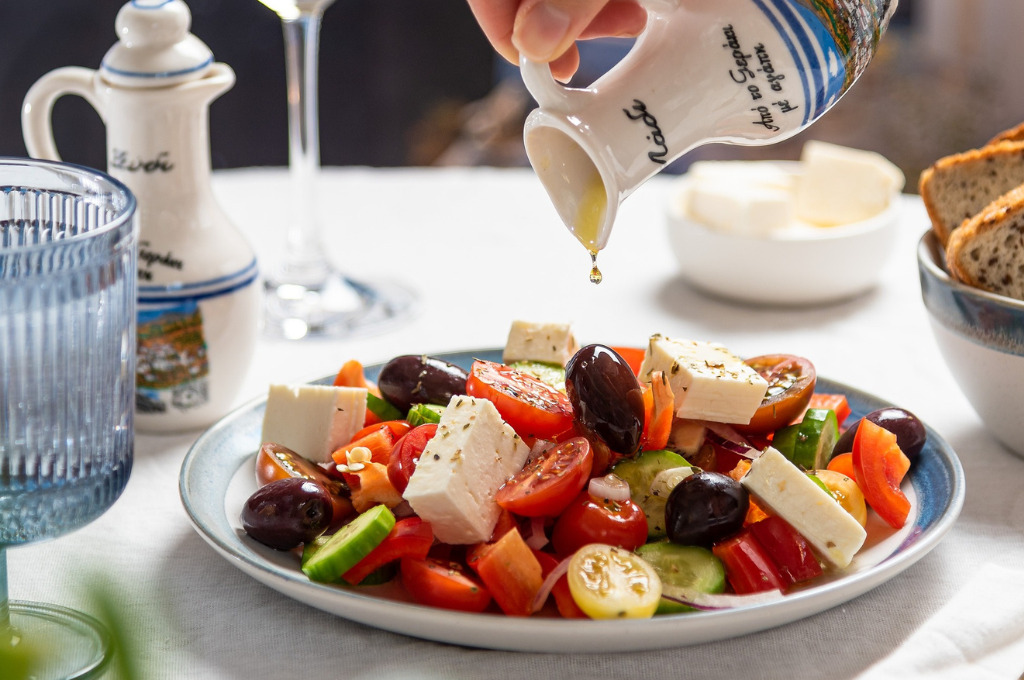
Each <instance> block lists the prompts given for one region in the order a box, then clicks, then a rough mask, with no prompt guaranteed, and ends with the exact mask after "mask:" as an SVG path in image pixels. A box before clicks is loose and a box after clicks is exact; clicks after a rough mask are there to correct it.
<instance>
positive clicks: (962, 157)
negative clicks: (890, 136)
mask: <svg viewBox="0 0 1024 680" xmlns="http://www.w3.org/2000/svg"><path fill="white" fill-rule="evenodd" d="M1022 184H1024V142H1011V141H1005V142H998V143H996V144H991V145H988V146H984V147H982V148H980V149H972V150H970V151H965V152H963V153H958V154H954V155H952V156H946V157H945V158H940V159H939V160H938V161H936V162H935V164H933V165H932V166H931V167H930V168H927V169H926V170H925V171H924V172H922V173H921V179H920V182H919V187H918V188H919V190H920V193H921V199H922V200H923V201H924V206H925V209H927V211H928V217H929V218H930V219H931V223H932V229H934V231H935V234H936V236H937V237H938V238H939V242H940V243H942V244H943V245H947V244H948V243H949V238H950V234H952V233H953V232H954V231H955V230H956V229H957V228H959V227H960V225H962V224H963V223H964V221H965V220H968V219H970V218H971V217H973V216H974V215H976V214H977V213H979V212H981V211H982V210H983V209H984V208H985V206H987V205H988V204H989V203H991V202H992V201H994V200H995V199H997V198H998V197H999V196H1001V195H1003V194H1004V193H1006V192H1008V191H1010V190H1011V189H1014V188H1016V187H1018V186H1020V185H1022Z"/></svg>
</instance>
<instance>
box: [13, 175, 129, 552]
mask: <svg viewBox="0 0 1024 680" xmlns="http://www.w3.org/2000/svg"><path fill="white" fill-rule="evenodd" d="M134 215H135V198H134V197H133V196H132V195H131V193H130V192H129V191H128V190H127V189H126V188H125V187H124V186H123V185H122V184H120V183H119V182H117V181H116V180H113V179H111V178H110V177H108V176H106V175H104V174H102V173H98V172H96V171H94V170H89V169H86V168H81V167H76V166H70V165H66V164H57V163H48V162H44V161H30V160H25V159H11V158H0V546H3V545H8V546H9V545H17V544H20V543H25V542H28V541H34V540H38V539H41V538H47V537H52V536H57V535H60V534H63V533H66V532H68V531H70V530H72V529H75V528H77V527H79V526H82V525H83V524H86V523H87V522H90V521H92V520H93V519H95V518H96V517H98V516H99V515H100V514H102V513H103V512H104V511H105V510H106V509H107V508H108V507H110V505H111V504H113V502H114V501H115V500H116V499H117V497H118V496H119V495H120V494H121V491H122V490H123V489H124V487H125V484H126V483H127V481H128V476H129V474H130V472H131V467H132V456H133V426H132V420H133V413H134V411H133V409H134V381H135V323H136V260H137V252H138V245H137V238H138V234H137V228H136V224H135V217H134Z"/></svg>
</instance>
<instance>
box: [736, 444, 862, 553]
mask: <svg viewBox="0 0 1024 680" xmlns="http://www.w3.org/2000/svg"><path fill="white" fill-rule="evenodd" d="M740 484H742V485H743V486H744V487H745V488H746V489H747V491H749V492H750V493H751V494H752V495H753V496H754V497H755V498H756V499H757V502H758V503H760V504H761V505H762V506H763V507H764V508H765V509H767V510H768V511H769V512H771V513H772V514H773V515H778V516H779V517H781V518H782V519H784V520H786V521H787V522H789V524H790V525H791V526H792V527H793V528H794V529H796V530H797V532H798V533H800V535H802V536H803V537H804V538H806V539H807V542H808V543H810V544H811V547H812V548H814V551H815V552H816V553H817V554H818V555H819V556H820V557H821V558H822V559H824V560H826V561H827V562H829V563H830V564H832V565H834V566H836V567H839V568H843V567H847V566H849V564H850V562H851V561H853V557H854V555H856V554H857V551H858V550H860V548H861V546H862V545H864V540H865V539H866V538H867V532H866V531H865V530H864V527H862V526H861V525H860V523H859V522H858V521H857V520H856V519H854V518H853V515H851V514H850V513H848V512H847V511H846V510H844V509H843V506H841V505H839V503H838V502H837V501H836V499H834V498H832V496H830V495H829V493H828V492H827V491H825V490H824V489H822V488H821V487H820V486H818V485H817V484H815V483H814V481H813V480H811V478H810V477H808V476H807V474H805V473H804V472H803V471H802V470H800V468H798V467H797V466H796V465H794V464H793V463H792V461H790V460H789V459H787V458H786V457H785V456H784V455H782V454H781V453H780V452H779V451H778V450H776V449H773V448H771V447H768V448H767V449H765V451H764V453H762V454H761V455H760V456H758V457H757V458H755V459H754V460H753V462H751V464H750V470H749V471H748V472H747V474H746V475H744V477H743V479H741V480H740Z"/></svg>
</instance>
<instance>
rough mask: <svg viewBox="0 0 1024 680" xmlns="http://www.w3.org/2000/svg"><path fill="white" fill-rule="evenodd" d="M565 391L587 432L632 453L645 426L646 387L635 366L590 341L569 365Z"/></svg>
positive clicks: (617, 450) (622, 452)
mask: <svg viewBox="0 0 1024 680" xmlns="http://www.w3.org/2000/svg"><path fill="white" fill-rule="evenodd" d="M565 391H566V394H568V396H569V401H570V403H572V408H573V414H574V417H575V419H576V424H577V426H578V427H579V428H580V429H581V430H582V434H583V435H584V436H587V437H588V438H589V437H593V438H596V439H598V440H599V441H601V442H603V443H604V444H606V445H607V446H608V448H610V449H611V450H612V451H613V452H615V453H617V454H619V455H623V456H632V455H634V454H636V453H637V451H639V450H640V435H641V434H642V433H643V429H644V400H643V390H642V389H641V387H640V383H639V382H638V381H637V379H636V376H635V375H634V374H633V369H631V368H630V367H629V364H627V363H626V360H625V359H623V358H622V357H621V356H619V354H618V353H617V352H615V351H614V350H613V349H611V348H610V347H605V346H604V345H587V346H586V347H584V348H582V349H580V351H578V352H576V354H575V355H574V356H573V357H572V359H570V360H569V364H568V365H567V366H566V367H565Z"/></svg>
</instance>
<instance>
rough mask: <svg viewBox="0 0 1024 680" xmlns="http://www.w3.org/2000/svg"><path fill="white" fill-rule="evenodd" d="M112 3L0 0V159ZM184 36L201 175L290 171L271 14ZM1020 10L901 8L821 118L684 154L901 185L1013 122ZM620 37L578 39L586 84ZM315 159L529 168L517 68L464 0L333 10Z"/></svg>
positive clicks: (200, 15)
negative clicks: (807, 157)
mask: <svg viewBox="0 0 1024 680" xmlns="http://www.w3.org/2000/svg"><path fill="white" fill-rule="evenodd" d="M123 2H124V0H89V1H88V2H85V1H83V0H43V1H41V2H35V3H32V5H31V11H28V12H26V11H24V9H25V7H24V5H21V4H20V3H16V2H14V0H0V155H14V156H24V155H25V154H26V151H25V147H24V143H23V141H22V138H21V124H20V107H21V102H22V99H23V98H24V95H25V92H26V91H27V90H28V88H29V87H30V86H31V85H32V83H34V82H35V81H36V80H37V79H38V78H39V77H40V76H42V75H43V74H45V73H46V72H48V71H50V70H52V69H55V68H58V67H61V66H70V65H74V66H86V67H89V68H96V67H98V66H99V64H100V61H101V59H102V58H103V55H104V54H105V53H106V51H107V50H108V49H109V48H110V46H111V45H112V44H113V43H114V41H115V40H116V36H115V34H114V18H115V16H116V14H117V11H118V9H119V8H120V7H121V5H122V4H123ZM189 6H190V9H191V10H192V20H193V21H192V31H193V32H194V33H195V34H196V35H198V36H199V37H200V38H201V39H202V40H203V41H204V42H206V43H207V44H208V45H209V46H210V48H211V49H212V50H213V53H214V57H215V58H216V59H217V60H218V61H223V62H226V63H228V64H230V65H231V66H232V67H233V68H234V70H235V72H236V75H237V78H238V82H237V84H236V85H235V87H234V88H233V89H232V90H230V91H229V92H227V93H226V94H225V95H223V96H222V97H221V98H220V99H218V100H216V101H215V102H214V103H213V105H212V107H211V110H210V135H211V146H212V158H213V164H214V167H215V168H233V167H244V166H258V165H279V166H283V165H285V164H286V163H287V153H288V152H287V137H286V135H287V124H286V108H285V84H284V56H283V55H284V52H283V49H284V48H283V44H282V35H281V25H280V21H279V19H278V17H277V15H275V14H274V13H273V12H271V11H270V10H269V9H267V8H266V7H264V6H263V5H261V4H259V3H258V2H257V0H192V1H191V2H189ZM1021 26H1024V3H1022V2H1020V0H900V2H899V8H898V12H897V15H896V17H895V18H894V20H893V22H892V24H891V25H890V29H889V31H888V33H887V34H886V36H885V38H884V39H883V41H882V44H881V47H880V50H879V53H878V55H877V57H876V59H875V60H874V61H873V62H872V64H871V66H870V67H869V68H868V69H867V71H866V72H865V73H864V75H863V76H862V77H861V80H860V82H858V84H857V85H856V86H855V87H854V88H853V89H852V90H851V91H850V92H849V93H848V94H847V95H846V97H845V98H844V99H843V100H842V101H841V102H840V103H839V104H838V105H837V106H836V107H835V108H834V109H833V110H832V111H830V112H829V113H828V114H826V115H825V116H824V117H823V118H822V119H821V120H820V121H819V122H818V123H816V124H815V125H814V126H812V127H811V128H810V130H808V131H806V132H805V133H803V134H802V135H800V136H798V137H796V138H793V139H792V140H789V141H788V142H785V143H782V144H779V145H775V146H770V147H760V148H751V147H728V146H723V145H712V146H708V147H704V148H702V149H698V150H696V151H694V152H691V153H690V154H688V155H687V156H685V157H684V158H682V159H680V161H678V162H677V163H676V164H674V165H673V166H672V168H671V169H670V171H673V172H681V171H683V170H684V169H685V168H686V167H687V166H688V165H689V164H690V163H691V162H693V161H694V160H697V159H698V158H714V159H732V158H746V159H757V158H796V157H798V156H799V153H800V148H801V147H802V145H803V141H804V140H805V139H807V138H808V137H813V138H816V139H824V140H827V141H832V142H835V143H837V144H843V145H846V146H852V147H857V148H862V149H871V150H875V151H879V152H881V153H883V154H885V155H886V156H887V157H888V158H889V159H890V160H892V161H893V162H894V163H896V164H897V165H898V166H900V167H901V168H902V169H903V171H904V172H905V173H906V175H907V178H908V181H907V184H908V186H907V190H908V191H915V190H916V178H917V176H918V174H919V173H920V171H921V169H923V168H924V167H927V166H928V165H930V164H931V163H932V162H934V161H935V160H936V159H938V158H940V157H941V156H943V155H947V154H949V153H954V152H957V151H961V150H965V149H968V148H973V147H976V146H979V145H981V144H984V143H985V142H986V141H987V140H988V139H989V138H990V137H992V136H994V135H995V134H996V133H997V132H999V131H1001V130H1003V129H1005V128H1009V127H1012V126H1014V125H1016V124H1018V123H1020V122H1022V121H1024V87H1021V85H1020V79H1019V73H1021V72H1022V70H1024V40H1022V39H1021V38H1020V35H1019V33H1020V31H1019V27H1021ZM628 47H629V43H628V41H615V40H608V41H600V42H592V43H588V44H587V45H586V49H585V50H584V54H583V61H584V67H583V68H582V69H581V72H580V74H578V77H577V79H576V80H575V81H574V84H577V85H579V84H585V83H587V82H589V81H590V80H593V79H594V78H595V77H596V76H597V75H599V74H600V73H601V72H602V71H603V69H605V68H607V67H608V66H609V65H610V64H613V63H614V62H615V60H616V59H617V58H618V57H619V56H620V55H621V54H622V53H623V51H624V50H627V49H628ZM320 82H321V94H320V111H321V113H320V123H321V156H322V162H323V164H324V165H369V166H402V165H497V166H515V165H526V164H527V161H526V158H525V154H524V152H523V148H522V123H523V119H524V118H525V116H526V114H527V112H528V111H529V110H530V109H531V108H533V103H532V101H531V100H530V98H529V95H528V94H527V93H526V92H525V90H524V88H523V87H522V83H521V81H520V79H519V77H518V73H517V69H515V68H514V67H513V66H511V65H509V64H507V63H505V62H503V60H501V59H500V58H499V57H497V56H496V55H495V54H494V53H493V51H492V50H491V47H490V45H489V44H488V43H487V41H486V40H485V39H484V37H483V34H482V33H481V32H480V29H479V27H478V26H477V24H476V22H475V20H474V19H473V16H472V14H471V13H470V11H469V8H468V5H467V4H466V3H465V0H337V2H336V3H335V4H334V5H333V6H331V7H330V8H329V9H328V10H327V12H326V14H325V16H324V24H323V32H322V38H321V59H320ZM54 128H55V137H56V139H57V146H58V148H59V149H60V150H61V152H62V155H63V156H64V158H65V159H66V160H69V161H72V162H77V163H82V164H85V165H91V166H93V167H99V168H104V167H105V152H104V143H103V126H102V124H101V122H100V120H99V117H98V116H97V115H96V114H95V112H93V110H92V109H91V108H90V107H89V106H88V105H87V104H86V103H85V102H84V101H82V100H80V99H77V98H75V97H64V98H62V99H61V100H59V101H58V102H57V104H56V105H55V107H54Z"/></svg>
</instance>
